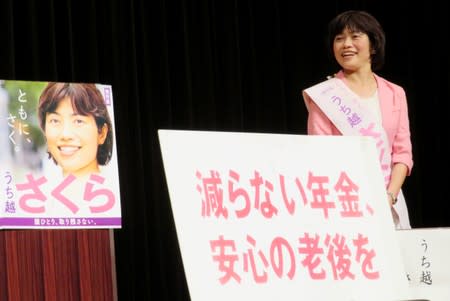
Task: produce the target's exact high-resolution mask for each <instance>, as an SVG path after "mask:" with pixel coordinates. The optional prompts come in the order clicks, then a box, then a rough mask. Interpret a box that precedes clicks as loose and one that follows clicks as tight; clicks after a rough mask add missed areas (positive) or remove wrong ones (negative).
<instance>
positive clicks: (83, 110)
mask: <svg viewBox="0 0 450 301" xmlns="http://www.w3.org/2000/svg"><path fill="white" fill-rule="evenodd" d="M66 97H68V98H69V99H70V101H71V103H72V108H73V110H74V111H75V112H76V113H77V114H80V115H84V116H93V117H94V119H95V123H96V124H97V129H98V132H99V133H100V132H101V130H102V128H103V126H105V125H106V126H107V127H108V133H107V136H106V139H105V142H104V143H103V144H102V145H99V147H98V151H97V161H98V164H100V165H106V164H107V163H108V162H109V160H110V159H111V156H112V147H113V132H112V124H111V119H110V117H109V114H108V109H107V108H106V105H105V101H104V99H103V95H102V94H101V93H100V91H99V90H98V89H97V87H96V85H95V84H84V83H59V82H49V83H48V84H47V86H46V87H45V88H44V90H43V91H42V93H41V96H40V97H39V106H38V118H39V125H40V127H41V129H42V130H43V131H44V133H45V118H46V116H47V113H53V112H55V110H56V108H57V107H58V104H59V102H60V101H61V100H63V99H64V98H66ZM49 156H50V157H52V156H51V154H49ZM53 160H55V159H54V158H53ZM55 163H56V162H55Z"/></svg>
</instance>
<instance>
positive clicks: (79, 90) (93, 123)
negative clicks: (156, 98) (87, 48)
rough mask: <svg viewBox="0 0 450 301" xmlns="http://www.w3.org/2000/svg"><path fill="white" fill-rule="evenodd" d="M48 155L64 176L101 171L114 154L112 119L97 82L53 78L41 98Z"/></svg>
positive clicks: (41, 123)
mask: <svg viewBox="0 0 450 301" xmlns="http://www.w3.org/2000/svg"><path fill="white" fill-rule="evenodd" d="M38 117H39V125H40V127H41V129H42V131H43V132H44V135H45V138H46V140H47V147H48V154H49V158H52V159H53V161H54V162H55V164H57V165H59V166H60V167H61V168H62V172H63V176H67V175H69V174H72V175H74V176H76V177H83V176H86V175H90V174H92V173H99V172H100V168H99V165H106V164H107V163H108V162H109V160H110V159H111V156H112V145H113V134H112V125H111V119H110V117H109V114H108V110H107V108H106V105H105V102H104V99H103V96H102V94H101V93H100V91H99V90H98V89H97V87H96V86H95V84H81V83H56V82H50V83H49V84H48V85H47V86H46V87H45V89H44V90H43V92H42V94H41V96H40V98H39V107H38Z"/></svg>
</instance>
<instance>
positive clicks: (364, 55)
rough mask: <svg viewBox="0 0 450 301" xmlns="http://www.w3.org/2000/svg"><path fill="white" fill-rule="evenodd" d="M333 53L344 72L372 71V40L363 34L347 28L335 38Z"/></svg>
mask: <svg viewBox="0 0 450 301" xmlns="http://www.w3.org/2000/svg"><path fill="white" fill-rule="evenodd" d="M333 51H334V57H335V58H336V61H337V62H338V63H339V65H341V67H342V68H343V69H344V70H350V71H357V70H360V69H367V68H369V70H370V69H371V59H370V57H371V54H370V52H371V49H370V40H369V37H368V36H367V34H365V33H363V32H352V31H350V30H349V29H348V28H345V29H344V30H343V31H342V33H340V34H338V35H337V36H336V37H335V38H334V42H333Z"/></svg>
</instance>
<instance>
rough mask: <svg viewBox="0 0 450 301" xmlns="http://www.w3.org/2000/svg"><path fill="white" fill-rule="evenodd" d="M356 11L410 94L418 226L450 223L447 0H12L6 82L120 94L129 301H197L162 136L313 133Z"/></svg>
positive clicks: (122, 281) (119, 253) (1, 23)
mask: <svg viewBox="0 0 450 301" xmlns="http://www.w3.org/2000/svg"><path fill="white" fill-rule="evenodd" d="M346 9H365V10H367V11H369V12H370V13H372V14H373V15H374V16H375V17H377V18H378V20H379V21H380V22H381V23H382V25H383V27H384V29H385V31H386V35H387V49H386V54H387V59H386V65H385V67H384V68H383V69H382V70H381V71H380V72H378V74H379V75H381V76H383V77H385V78H387V79H389V80H391V81H394V82H395V83H397V84H400V85H402V86H403V87H404V88H405V90H406V93H407V96H408V101H409V115H410V122H411V130H412V139H413V151H414V160H415V166H414V169H413V172H412V175H411V176H410V177H409V178H407V180H406V183H405V186H404V192H405V195H406V198H407V201H408V205H409V209H410V216H411V222H412V225H413V227H441V226H450V213H449V210H448V209H447V208H448V205H447V204H448V203H449V198H448V196H447V195H448V191H447V190H446V189H444V188H446V187H448V186H447V185H448V182H449V176H448V170H449V167H450V166H449V165H450V161H449V160H450V159H449V156H448V154H449V153H450V152H449V146H448V145H449V143H448V141H447V140H448V138H449V134H448V129H449V126H448V120H449V101H450V98H449V91H450V82H449V70H450V66H449V57H450V52H449V48H448V45H449V44H450V34H449V32H448V28H449V19H450V18H449V16H450V11H449V5H448V1H441V2H439V1H412V2H411V1H369V0H368V1H282V0H265V1H260V0H225V1H212V0H210V1H208V0H198V1H194V0H192V1H191V0H171V1H164V0H155V1H149V0H141V1H139V0H123V1H113V0H110V1H80V0H53V1H48V0H28V1H17V0H9V1H8V0H2V1H0V38H1V44H0V45H1V47H0V58H1V60H0V79H9V80H37V81H77V82H95V83H104V84H111V85H112V87H113V94H114V110H115V116H114V117H115V122H116V139H117V147H118V157H119V170H120V181H121V187H120V189H121V202H122V207H123V209H122V216H123V228H122V229H120V230H115V255H116V272H117V285H118V296H119V300H127V301H130V300H189V294H188V288H187V284H186V279H185V276H184V271H183V266H182V261H181V256H180V252H179V249H178V242H177V236H176V232H175V226H174V221H173V217H172V212H171V208H170V200H169V197H168V191H167V187H166V182H165V178H164V171H163V166H162V160H161V154H160V149H159V142H158V137H157V130H158V129H189V130H216V131H242V132H264V133H289V134H305V133H306V110H305V107H304V105H303V101H302V99H301V97H300V93H301V90H302V89H304V88H306V87H308V86H310V85H312V84H314V83H317V82H318V81H321V80H323V79H324V78H325V76H326V75H328V74H332V73H333V72H335V71H336V70H335V69H333V67H332V66H333V65H332V64H331V62H330V60H328V58H327V54H326V51H325V45H324V38H325V30H326V24H327V22H328V21H329V20H330V19H331V18H332V17H333V16H334V15H336V14H337V13H338V12H341V11H343V10H346ZM180 151H182V150H180ZM205 289H206V288H205Z"/></svg>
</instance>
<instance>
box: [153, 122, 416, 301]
mask: <svg viewBox="0 0 450 301" xmlns="http://www.w3.org/2000/svg"><path fill="white" fill-rule="evenodd" d="M159 139H160V145H161V151H162V156H163V162H164V169H165V173H166V179H167V184H168V188H169V194H170V200H171V205H172V210H173V214H174V219H175V224H176V229H177V235H178V240H179V245H180V248H181V254H182V258H183V264H184V268H185V273H186V278H187V282H188V286H189V292H190V295H191V300H193V301H210V300H227V301H228V300H259V301H273V300H283V301H294V300H295V301H298V300H311V301H314V300H320V301H323V300H346V301H349V300H364V301H368V300H377V301H378V300H386V301H387V300H402V299H407V298H408V295H409V292H408V280H407V277H406V273H405V270H404V266H403V260H402V258H401V252H400V248H399V246H398V240H397V236H396V234H395V230H394V225H393V221H392V217H391V213H390V210H389V206H388V202H387V199H386V192H385V189H384V181H383V176H382V172H381V168H380V167H379V162H378V160H377V151H376V146H375V143H374V141H373V139H371V138H367V137H366V138H365V137H356V136H355V137H350V136H303V135H285V134H257V133H236V132H235V133H231V132H208V131H175V130H160V131H159Z"/></svg>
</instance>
